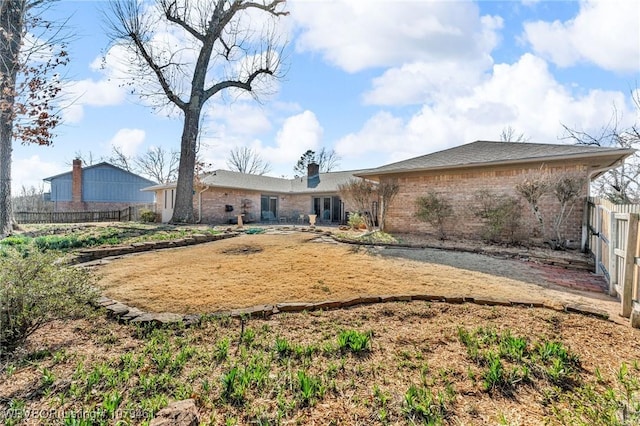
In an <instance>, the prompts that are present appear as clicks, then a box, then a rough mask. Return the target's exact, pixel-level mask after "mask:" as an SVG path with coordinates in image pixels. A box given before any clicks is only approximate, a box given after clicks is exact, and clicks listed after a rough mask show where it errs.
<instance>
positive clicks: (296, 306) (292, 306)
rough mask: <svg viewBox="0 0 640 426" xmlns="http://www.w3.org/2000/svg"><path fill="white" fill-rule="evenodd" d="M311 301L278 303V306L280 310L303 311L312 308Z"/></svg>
mask: <svg viewBox="0 0 640 426" xmlns="http://www.w3.org/2000/svg"><path fill="white" fill-rule="evenodd" d="M312 306H313V304H311V303H295V302H293V303H278V304H277V305H276V308H277V309H278V311H280V312H302V311H307V310H309V309H311V307H312Z"/></svg>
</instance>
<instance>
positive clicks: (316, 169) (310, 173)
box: [307, 163, 320, 178]
mask: <svg viewBox="0 0 640 426" xmlns="http://www.w3.org/2000/svg"><path fill="white" fill-rule="evenodd" d="M319 174H320V165H319V164H318V163H309V164H307V177H310V178H311V177H315V176H318V175H319Z"/></svg>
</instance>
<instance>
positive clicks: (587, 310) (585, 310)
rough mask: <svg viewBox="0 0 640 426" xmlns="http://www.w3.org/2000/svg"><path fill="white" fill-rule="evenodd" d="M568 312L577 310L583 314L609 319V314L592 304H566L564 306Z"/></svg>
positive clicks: (576, 311)
mask: <svg viewBox="0 0 640 426" xmlns="http://www.w3.org/2000/svg"><path fill="white" fill-rule="evenodd" d="M564 309H565V311H567V312H575V313H578V314H582V315H589V316H594V317H597V318H601V319H606V320H607V319H609V314H608V313H606V312H605V311H602V310H600V309H597V308H594V307H592V306H585V305H566V306H565V307H564Z"/></svg>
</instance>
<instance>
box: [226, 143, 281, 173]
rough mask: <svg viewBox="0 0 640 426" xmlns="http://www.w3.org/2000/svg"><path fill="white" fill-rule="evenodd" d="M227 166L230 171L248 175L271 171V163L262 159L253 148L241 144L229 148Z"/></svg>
mask: <svg viewBox="0 0 640 426" xmlns="http://www.w3.org/2000/svg"><path fill="white" fill-rule="evenodd" d="M227 166H228V167H229V169H231V170H232V171H236V172H240V173H247V174H250V175H264V174H266V173H269V172H270V171H271V164H269V162H268V161H264V160H263V159H262V157H261V156H260V154H258V152H256V151H255V150H254V149H252V148H249V147H246V146H243V147H236V148H234V149H232V150H231V152H230V153H229V157H228V158H227Z"/></svg>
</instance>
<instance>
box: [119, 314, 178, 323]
mask: <svg viewBox="0 0 640 426" xmlns="http://www.w3.org/2000/svg"><path fill="white" fill-rule="evenodd" d="M182 318H183V316H182V315H178V314H173V313H170V312H161V313H147V314H142V315H140V316H139V317H136V318H134V319H132V320H131V323H134V324H152V325H169V324H177V323H179V322H182Z"/></svg>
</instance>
